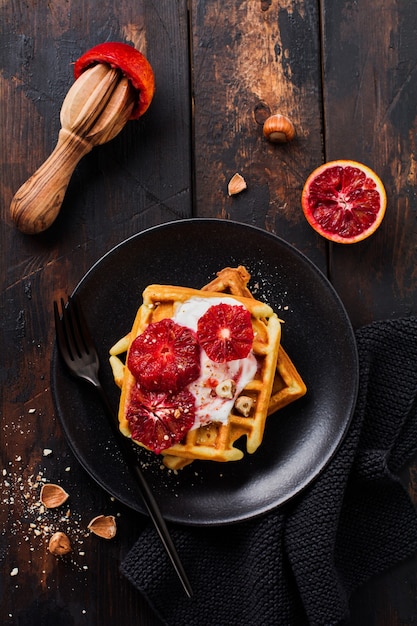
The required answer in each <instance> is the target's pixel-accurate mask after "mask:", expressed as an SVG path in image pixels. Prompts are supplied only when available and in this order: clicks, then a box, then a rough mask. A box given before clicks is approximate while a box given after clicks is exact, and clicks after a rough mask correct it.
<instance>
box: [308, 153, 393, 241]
mask: <svg viewBox="0 0 417 626" xmlns="http://www.w3.org/2000/svg"><path fill="white" fill-rule="evenodd" d="M301 205H302V208H303V211H304V215H305V216H306V218H307V221H308V222H309V224H310V225H311V226H312V227H313V228H314V230H316V231H317V232H318V233H320V235H322V236H323V237H326V239H329V240H330V241H335V242H337V243H355V242H357V241H362V240H363V239H366V237H369V236H370V235H372V233H374V232H375V230H376V229H377V228H378V226H379V225H380V224H381V222H382V220H383V217H384V215H385V209H386V206H387V196H386V193H385V188H384V185H383V184H382V181H381V180H380V178H379V177H378V176H377V175H376V174H375V172H373V171H372V170H371V169H370V168H369V167H367V166H366V165H363V164H362V163H357V162H356V161H348V160H346V161H343V160H339V161H329V162H328V163H324V164H323V165H321V166H320V167H318V168H317V169H315V170H314V171H313V172H312V173H311V174H310V176H309V177H308V178H307V180H306V182H305V185H304V189H303V193H302V196H301Z"/></svg>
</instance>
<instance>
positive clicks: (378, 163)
mask: <svg viewBox="0 0 417 626" xmlns="http://www.w3.org/2000/svg"><path fill="white" fill-rule="evenodd" d="M323 6H324V10H323V33H324V41H323V49H324V63H323V66H324V104H325V112H326V115H325V120H326V126H325V138H326V141H325V151H326V160H333V159H338V158H347V159H353V160H356V161H360V162H363V163H365V164H367V165H369V166H370V167H371V168H372V169H374V170H375V171H376V172H377V173H378V174H379V176H380V177H381V178H382V180H383V182H384V184H385V187H386V191H387V196H388V207H387V213H386V217H385V219H384V221H383V223H382V225H381V227H380V229H379V230H378V232H377V233H375V234H374V235H373V236H372V237H371V238H370V239H367V240H365V241H364V242H361V243H358V244H355V245H353V246H341V245H334V246H333V247H332V250H331V253H332V254H331V257H332V268H331V276H332V280H333V282H334V284H335V286H336V288H337V290H338V291H339V293H340V294H341V296H342V299H343V301H344V303H345V305H346V307H347V309H348V312H349V314H350V316H351V319H352V321H353V323H354V324H355V326H360V325H361V324H364V323H366V322H369V321H370V320H372V319H378V318H381V319H383V318H390V317H399V316H402V315H410V314H415V313H416V311H417V272H416V266H417V247H416V245H415V242H416V234H417V227H416V211H417V207H416V201H415V199H416V142H415V135H416V112H415V111H416V108H415V102H416V95H417V73H416V69H415V68H416V64H417V48H416V46H415V41H414V40H415V32H416V28H417V12H416V8H415V4H414V3H412V2H400V3H396V2H392V0H378V1H377V2H373V1H372V2H371V1H369V2H368V1H366V2H360V3H356V2H353V3H346V2H341V1H340V0H338V1H333V0H330V1H327V2H324V4H323Z"/></svg>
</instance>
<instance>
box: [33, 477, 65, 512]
mask: <svg viewBox="0 0 417 626" xmlns="http://www.w3.org/2000/svg"><path fill="white" fill-rule="evenodd" d="M68 498H69V493H67V492H66V491H65V489H62V487H60V486H59V485H55V484H54V483H45V484H44V485H42V489H41V493H40V501H41V502H42V504H43V505H44V506H46V508H47V509H55V508H56V507H58V506H61V504H64V502H66V501H67V500H68Z"/></svg>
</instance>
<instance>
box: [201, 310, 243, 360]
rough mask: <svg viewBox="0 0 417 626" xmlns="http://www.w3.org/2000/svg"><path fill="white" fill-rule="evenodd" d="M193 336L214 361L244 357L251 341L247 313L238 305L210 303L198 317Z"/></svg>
mask: <svg viewBox="0 0 417 626" xmlns="http://www.w3.org/2000/svg"><path fill="white" fill-rule="evenodd" d="M197 336H198V340H199V342H200V345H201V347H202V348H204V350H205V351H206V353H207V356H208V357H209V359H211V360H212V361H214V362H215V363H225V362H226V361H234V360H236V359H244V358H246V357H247V356H248V354H249V352H250V351H251V348H252V343H253V328H252V323H251V315H250V313H249V311H248V310H247V309H245V308H244V307H243V306H240V305H238V306H233V305H230V304H224V303H222V304H217V305H214V306H211V307H210V308H209V309H208V310H207V312H206V313H205V314H204V315H202V316H201V317H200V319H199V320H198V328H197Z"/></svg>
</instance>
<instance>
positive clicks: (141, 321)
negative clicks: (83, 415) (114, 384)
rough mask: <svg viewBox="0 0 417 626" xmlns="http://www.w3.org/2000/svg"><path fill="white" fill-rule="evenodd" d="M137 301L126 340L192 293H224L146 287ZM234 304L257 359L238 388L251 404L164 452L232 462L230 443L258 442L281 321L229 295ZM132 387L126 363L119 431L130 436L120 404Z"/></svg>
mask: <svg viewBox="0 0 417 626" xmlns="http://www.w3.org/2000/svg"><path fill="white" fill-rule="evenodd" d="M142 295H143V304H142V306H141V307H140V308H139V311H138V313H137V316H136V319H135V322H134V324H133V328H132V331H131V333H130V343H131V341H133V340H134V338H135V337H137V336H138V335H139V334H141V333H142V332H143V331H144V330H145V328H146V327H147V326H148V325H149V324H151V323H154V322H157V321H159V320H161V319H164V318H170V317H173V315H174V313H175V310H176V308H177V307H178V306H179V305H181V304H182V303H183V302H185V301H187V300H189V299H190V298H192V297H197V298H198V297H200V298H202V297H203V298H206V299H210V298H216V299H217V298H218V297H219V296H222V295H224V294H221V293H219V292H210V291H204V292H203V291H201V290H198V289H189V288H186V287H177V286H169V285H150V286H149V287H147V288H146V289H145V291H144V292H143V294H142ZM233 299H234V300H236V302H237V303H240V304H243V306H245V308H246V309H247V310H248V311H249V312H250V314H251V322H252V327H253V329H254V337H255V338H254V342H253V347H252V350H253V353H254V355H255V357H256V360H257V365H258V367H257V373H256V375H255V378H254V379H253V380H252V381H251V382H250V383H249V384H248V385H247V386H246V387H245V388H244V390H243V391H242V392H241V394H240V396H245V397H249V398H251V399H252V402H253V404H252V407H251V408H250V413H249V415H247V416H243V415H241V414H239V413H238V412H237V411H236V410H234V409H233V410H232V412H231V413H230V415H229V420H228V423H227V424H222V423H216V422H212V423H210V424H208V425H206V426H201V427H199V428H196V429H194V430H190V431H189V432H188V433H187V435H186V437H185V439H184V440H183V441H182V442H181V443H178V444H176V445H174V446H172V447H170V448H168V449H166V450H164V451H163V454H164V455H169V456H179V457H181V458H182V459H191V460H193V459H197V458H198V459H207V460H212V461H235V460H239V459H241V458H242V456H243V452H242V451H241V450H240V449H239V448H236V447H234V445H233V444H234V442H235V441H236V440H237V439H239V438H240V437H241V436H242V435H246V437H247V443H246V447H247V451H248V452H249V453H252V452H254V451H255V450H256V449H257V448H258V446H259V445H260V443H261V441H262V436H263V432H264V427H265V419H266V417H267V413H268V406H269V400H270V397H271V392H272V387H273V383H274V376H275V369H276V363H277V358H278V349H279V343H280V336H281V325H280V321H279V319H278V317H277V315H276V314H275V313H274V312H273V311H272V309H271V307H269V306H268V305H267V304H264V303H263V302H259V301H257V300H255V299H254V298H245V297H241V296H233ZM134 385H135V379H134V377H133V376H132V374H131V373H130V371H129V369H128V368H127V367H125V368H124V374H123V383H122V393H121V400H120V409H119V424H120V430H121V431H122V432H123V433H124V434H125V435H127V436H130V429H129V424H128V422H127V420H126V417H125V413H126V407H127V406H128V404H129V398H130V395H131V392H132V389H133V387H134Z"/></svg>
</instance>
